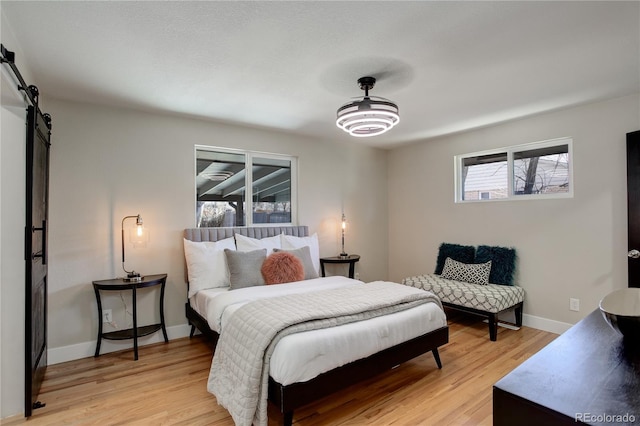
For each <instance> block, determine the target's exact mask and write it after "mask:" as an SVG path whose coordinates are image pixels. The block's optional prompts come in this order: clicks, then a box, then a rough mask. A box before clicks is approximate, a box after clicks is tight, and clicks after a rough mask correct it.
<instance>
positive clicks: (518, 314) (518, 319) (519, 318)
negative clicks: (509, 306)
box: [515, 302, 522, 327]
mask: <svg viewBox="0 0 640 426" xmlns="http://www.w3.org/2000/svg"><path fill="white" fill-rule="evenodd" d="M515 314H516V326H518V327H522V302H520V303H518V304H517V305H516V310H515Z"/></svg>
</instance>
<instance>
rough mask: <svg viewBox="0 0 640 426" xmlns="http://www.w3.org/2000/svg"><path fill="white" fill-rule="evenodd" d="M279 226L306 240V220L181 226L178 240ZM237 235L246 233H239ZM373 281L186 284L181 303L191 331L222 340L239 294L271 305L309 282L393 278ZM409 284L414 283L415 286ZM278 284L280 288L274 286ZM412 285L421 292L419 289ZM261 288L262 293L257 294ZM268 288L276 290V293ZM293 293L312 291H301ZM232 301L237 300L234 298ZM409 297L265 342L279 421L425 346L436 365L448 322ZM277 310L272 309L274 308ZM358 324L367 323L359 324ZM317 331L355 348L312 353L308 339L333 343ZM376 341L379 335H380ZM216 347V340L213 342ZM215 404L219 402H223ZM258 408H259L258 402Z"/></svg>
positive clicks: (325, 286)
mask: <svg viewBox="0 0 640 426" xmlns="http://www.w3.org/2000/svg"><path fill="white" fill-rule="evenodd" d="M281 234H284V235H286V236H289V237H291V239H292V240H294V241H297V240H298V239H299V240H300V241H302V242H307V241H309V240H310V239H311V237H310V236H309V235H308V227H306V226H275V227H245V228H190V229H185V231H184V238H185V240H186V241H185V244H187V242H189V244H190V243H191V242H222V241H229V239H230V238H232V237H234V236H236V235H240V237H237V236H236V237H235V238H236V239H239V238H242V237H248V238H249V239H256V240H264V241H265V242H266V241H270V240H273V241H277V239H278V236H280V235H281ZM281 238H284V237H281ZM243 241H246V239H245V240H243ZM238 249H240V247H238ZM315 250H316V253H315V256H316V257H317V247H316V248H315ZM188 263H189V261H188ZM314 266H315V264H314ZM187 281H188V285H189V286H191V283H189V280H188V276H187ZM373 284H374V285H369V284H364V283H362V282H360V281H357V280H352V279H350V278H346V277H327V278H315V277H312V278H309V279H305V280H304V281H300V282H294V283H288V284H279V285H274V286H259V287H250V288H239V289H236V290H232V291H230V290H229V289H228V288H224V287H217V288H211V289H202V290H199V291H197V292H194V291H192V290H193V289H190V291H189V298H188V301H187V303H186V305H185V309H186V316H187V319H188V321H189V324H190V325H191V327H192V329H191V335H192V336H193V334H194V332H195V330H196V328H197V329H199V330H200V331H201V332H202V333H203V334H204V335H206V336H208V337H210V338H211V339H212V340H213V342H214V345H216V346H217V345H218V342H219V339H220V338H221V335H222V336H223V337H227V340H228V339H230V338H231V334H232V333H231V332H229V333H226V334H225V333H224V331H223V330H234V333H233V334H241V333H240V332H237V331H236V328H233V327H232V326H231V325H230V324H231V322H232V320H231V318H232V317H240V313H239V312H240V311H241V309H240V308H238V306H243V304H244V302H252V303H247V304H246V305H247V306H249V305H251V306H253V305H259V304H261V303H262V304H263V305H264V306H263V308H268V307H269V306H270V305H272V304H273V306H276V301H279V300H280V298H288V297H298V296H295V295H291V296H290V295H289V292H292V293H294V294H297V293H300V292H303V293H307V289H312V290H310V292H311V291H313V292H315V291H316V290H314V288H316V289H320V290H321V291H324V293H313V294H322V295H323V296H322V297H323V298H324V297H325V296H328V295H329V292H330V291H332V289H334V288H335V289H336V290H335V291H336V292H350V291H351V292H357V293H361V291H362V289H371V291H375V289H374V287H376V286H378V287H380V288H385V289H386V288H387V287H391V286H393V284H391V283H383V282H380V283H373ZM398 286H399V287H406V286H401V285H398ZM302 289H304V290H302ZM412 290H414V291H416V289H412ZM385 291H387V290H385ZM280 292H284V293H282V294H280ZM420 292H421V293H425V292H423V291H422V290H420ZM263 293H265V294H266V295H263ZM344 294H347V293H344ZM351 294H356V293H351ZM275 295H277V296H278V297H279V298H276V297H275ZM263 296H264V298H263ZM300 297H303V298H305V297H313V296H305V295H302V296H300ZM334 297H335V296H334ZM367 297H368V296H367ZM411 297H413V296H411ZM429 297H431V296H429ZM420 298H421V299H422V298H423V296H422V295H420ZM225 299H228V300H227V301H226V302H224V303H226V304H227V305H233V306H234V307H235V308H234V309H237V310H238V313H237V314H233V315H231V314H230V312H233V311H234V309H231V308H228V309H227V308H226V306H227V305H224V303H223V302H220V300H225ZM256 299H259V300H256ZM265 300H266V302H265ZM238 301H240V302H243V303H239V304H237V305H234V303H236V302H238ZM221 303H223V305H224V306H225V307H224V308H221V307H220V304H221ZM413 303H419V304H418V305H416V306H413V307H411V308H410V309H405V310H402V311H398V312H391V313H389V314H388V315H384V316H382V315H381V316H375V317H372V318H369V319H366V320H364V321H359V322H351V323H347V324H341V325H338V326H332V327H330V328H329V329H319V330H309V331H304V332H301V333H294V334H290V335H287V336H285V337H283V338H282V339H281V340H279V342H278V343H277V344H275V345H273V346H274V347H273V348H271V353H270V354H269V356H270V359H269V360H268V361H267V362H268V363H269V365H270V367H269V370H268V379H265V383H264V392H265V394H266V395H267V396H268V400H269V401H271V402H273V403H274V404H276V406H277V407H278V408H279V410H280V411H281V413H282V414H283V423H284V424H285V425H290V424H291V423H292V421H293V411H294V410H295V409H296V408H298V407H301V406H303V405H306V404H308V403H310V402H312V401H314V400H316V399H319V398H321V397H323V396H326V395H328V394H330V393H332V392H334V391H337V390H339V389H341V388H344V387H347V386H349V385H352V384H354V383H356V382H358V381H361V380H363V379H366V378H369V377H372V376H374V375H376V374H378V373H381V372H383V371H385V370H388V369H390V368H392V367H394V366H396V365H398V364H400V363H402V362H405V361H408V360H410V359H412V358H414V357H416V356H418V355H421V354H424V353H426V352H429V351H431V352H432V353H433V356H434V358H435V361H436V364H437V366H438V368H441V367H442V364H441V362H440V358H439V354H438V347H439V346H441V345H444V344H446V343H447V342H448V328H447V325H446V317H445V316H444V312H443V311H442V308H441V305H440V303H439V300H438V301H437V303H422V302H413ZM277 311H278V310H276V311H274V313H275V312H277ZM221 312H222V313H223V314H221ZM224 312H226V313H224ZM391 319H393V321H391ZM427 319H428V320H427ZM245 326H246V325H245ZM394 327H396V328H394ZM363 329H366V330H368V331H363ZM372 330H373V331H372ZM380 330H385V332H384V333H383V334H385V336H390V337H389V338H386V337H385V338H384V339H378V338H371V336H372V335H373V336H377V335H376V334H375V333H378V335H380V333H381V331H380ZM312 333H316V334H312ZM341 333H342V334H341ZM365 333H370V335H369V338H367V337H365ZM371 333H373V334H371ZM358 336H362V337H358ZM323 339H338V340H337V341H338V342H356V343H354V345H352V346H355V347H356V348H357V350H356V351H355V352H354V353H352V352H353V351H351V349H349V348H346V349H345V350H342V349H343V346H339V347H340V348H341V350H340V351H334V352H332V353H331V354H330V355H331V356H322V357H320V356H318V354H314V353H313V350H314V349H312V348H311V346H312V345H310V342H314V344H316V343H317V344H319V345H320V347H323V348H324V349H321V350H324V351H326V348H327V347H329V348H331V347H333V348H335V347H337V346H338V345H336V343H335V341H333V342H334V343H327V342H331V341H330V340H323ZM340 339H342V340H340ZM358 339H360V340H358ZM223 340H224V339H223ZM223 340H220V342H223ZM366 341H369V342H371V341H373V342H374V343H373V344H370V345H369V346H367V345H366V344H364V343H362V342H366ZM380 341H383V342H384V343H380ZM323 342H324V343H323ZM323 345H324V346H323ZM376 345H378V346H380V345H382V347H377V346H376ZM385 345H386V346H385ZM216 349H217V350H218V349H220V348H218V347H217V348H216ZM303 349H304V350H303ZM287 354H288V355H287ZM291 354H294V356H291ZM216 357H220V358H219V359H221V360H222V359H223V355H221V354H218V353H217V352H216ZM287 357H288V358H287ZM320 358H322V359H323V362H324V364H323V362H320V363H318V365H316V361H314V362H313V363H312V362H310V360H312V359H313V360H316V359H320ZM214 364H215V363H212V373H211V375H213V370H214ZM218 364H219V363H218ZM296 366H298V367H296ZM210 381H211V376H210ZM216 396H217V398H218V402H219V403H221V399H222V398H220V397H218V395H216ZM221 404H222V405H224V406H225V407H226V406H227V405H226V404H225V403H221ZM227 408H229V407H227ZM229 411H230V412H231V414H232V416H234V421H236V422H237V423H242V422H239V421H238V419H237V418H236V416H235V415H234V413H233V412H232V410H231V409H230V410H229ZM264 411H265V412H266V410H264ZM258 423H260V422H258Z"/></svg>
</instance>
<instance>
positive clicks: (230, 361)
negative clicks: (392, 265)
mask: <svg viewBox="0 0 640 426" xmlns="http://www.w3.org/2000/svg"><path fill="white" fill-rule="evenodd" d="M431 302H432V303H437V304H438V305H440V301H439V299H438V298H437V297H436V296H434V295H433V294H432V293H429V292H425V291H421V290H419V291H417V290H416V289H414V288H411V287H407V286H403V285H400V284H396V283H390V282H383V281H376V282H373V283H369V284H363V285H358V286H353V287H346V288H338V289H332V290H322V291H318V292H313V293H303V294H292V295H287V296H279V297H274V298H269V299H264V300H257V301H253V302H249V303H247V304H245V305H244V306H242V307H241V308H239V309H238V310H237V311H236V312H235V313H234V314H233V316H232V317H231V318H230V321H229V323H228V324H227V326H226V327H225V329H224V331H223V332H222V334H221V335H220V340H219V341H218V344H217V346H216V351H215V353H214V356H213V361H212V363H211V370H210V373H209V380H208V384H207V389H208V391H209V392H211V393H212V394H214V395H215V396H216V398H217V400H218V404H220V405H222V406H223V407H225V408H226V409H227V410H228V411H229V413H231V416H232V417H233V420H234V421H235V424H236V425H246V426H249V425H251V424H252V423H254V424H256V425H259V426H262V425H266V424H267V403H268V401H267V397H268V395H267V393H268V380H269V361H270V359H271V354H272V352H273V349H274V348H275V345H276V344H277V343H278V341H279V340H280V339H282V338H283V337H284V336H286V335H289V334H292V333H298V332H302V331H308V330H315V329H320V328H328V327H335V326H338V325H342V324H347V323H351V322H355V321H362V320H367V319H370V318H374V317H377V316H381V315H387V314H390V313H394V312H399V311H402V310H405V309H410V308H412V307H414V306H417V305H420V304H424V303H431Z"/></svg>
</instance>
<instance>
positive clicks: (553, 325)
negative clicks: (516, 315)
mask: <svg viewBox="0 0 640 426" xmlns="http://www.w3.org/2000/svg"><path fill="white" fill-rule="evenodd" d="M522 325H524V326H527V327H531V328H537V329H538V330H542V331H548V332H550V333H555V334H562V333H564V332H565V331H567V330H568V329H570V328H571V327H572V326H573V324H569V323H566V322H560V321H555V320H550V319H547V318H541V317H536V316H533V315H527V314H523V315H522Z"/></svg>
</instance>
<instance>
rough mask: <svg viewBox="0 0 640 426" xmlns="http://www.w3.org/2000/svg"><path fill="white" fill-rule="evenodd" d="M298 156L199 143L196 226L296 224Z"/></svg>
mask: <svg viewBox="0 0 640 426" xmlns="http://www.w3.org/2000/svg"><path fill="white" fill-rule="evenodd" d="M295 166H296V158H295V157H290V156H283V155H276V154H262V153H261V154H255V153H252V152H244V151H232V150H226V149H223V148H211V147H203V146H197V147H196V176H195V181H196V226H197V227H230V226H250V225H253V224H262V223H285V224H286V223H289V224H291V223H293V220H294V214H295V212H294V211H293V206H294V205H295V202H294V198H295V188H296V186H295V176H296V173H295Z"/></svg>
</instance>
